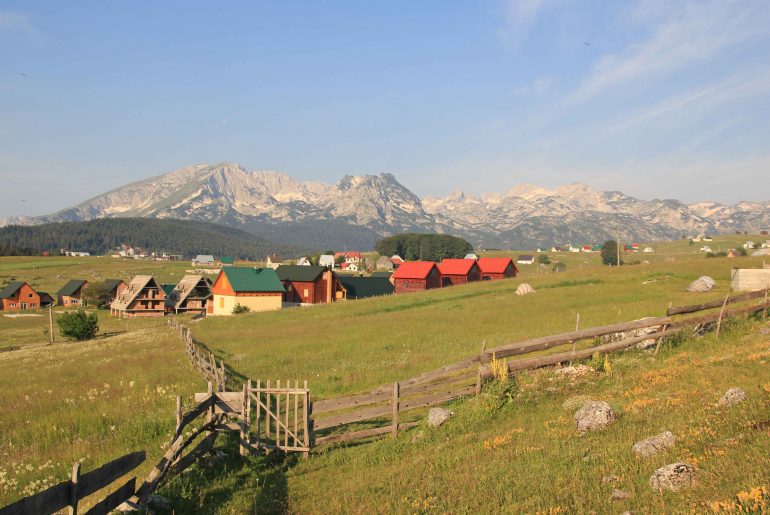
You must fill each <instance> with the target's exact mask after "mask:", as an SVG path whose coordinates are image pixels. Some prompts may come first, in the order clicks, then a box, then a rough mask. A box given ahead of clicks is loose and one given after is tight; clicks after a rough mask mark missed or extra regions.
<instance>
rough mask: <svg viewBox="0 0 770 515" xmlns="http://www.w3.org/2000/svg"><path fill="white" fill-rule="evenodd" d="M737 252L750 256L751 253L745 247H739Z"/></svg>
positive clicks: (740, 254)
mask: <svg viewBox="0 0 770 515" xmlns="http://www.w3.org/2000/svg"><path fill="white" fill-rule="evenodd" d="M736 252H737V253H738V255H739V256H748V255H749V253H748V252H747V251H746V249H744V248H743V247H738V249H737V250H736Z"/></svg>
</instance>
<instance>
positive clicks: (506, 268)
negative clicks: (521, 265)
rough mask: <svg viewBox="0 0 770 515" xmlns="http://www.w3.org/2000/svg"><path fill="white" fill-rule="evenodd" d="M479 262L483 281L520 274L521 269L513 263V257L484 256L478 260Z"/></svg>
mask: <svg viewBox="0 0 770 515" xmlns="http://www.w3.org/2000/svg"><path fill="white" fill-rule="evenodd" d="M478 264H479V268H480V269H481V280H482V281H490V280H496V279H506V278H508V277H516V276H517V275H518V274H519V269H518V268H516V265H515V264H513V260H512V259H511V258H502V257H499V258H493V257H483V258H480V259H479V260H478Z"/></svg>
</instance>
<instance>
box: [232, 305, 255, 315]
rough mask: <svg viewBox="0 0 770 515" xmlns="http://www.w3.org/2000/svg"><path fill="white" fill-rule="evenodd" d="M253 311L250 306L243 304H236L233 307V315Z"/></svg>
mask: <svg viewBox="0 0 770 515" xmlns="http://www.w3.org/2000/svg"><path fill="white" fill-rule="evenodd" d="M249 311H251V309H249V307H248V306H242V305H240V304H236V305H235V306H234V307H233V315H240V314H241V313H248V312H249Z"/></svg>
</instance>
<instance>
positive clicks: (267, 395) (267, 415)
mask: <svg viewBox="0 0 770 515" xmlns="http://www.w3.org/2000/svg"><path fill="white" fill-rule="evenodd" d="M267 390H268V391H266V392H265V440H270V379H268V380H267Z"/></svg>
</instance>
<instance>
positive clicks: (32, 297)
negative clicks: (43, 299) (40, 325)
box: [0, 281, 40, 311]
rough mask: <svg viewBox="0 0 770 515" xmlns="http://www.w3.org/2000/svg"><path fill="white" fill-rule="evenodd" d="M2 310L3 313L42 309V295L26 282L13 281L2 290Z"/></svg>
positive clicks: (0, 301)
mask: <svg viewBox="0 0 770 515" xmlns="http://www.w3.org/2000/svg"><path fill="white" fill-rule="evenodd" d="M0 309H2V310H3V311H21V310H23V309H40V294H38V293H37V292H36V291H35V290H34V289H33V288H32V286H30V285H29V284H27V283H25V282H22V281H13V282H12V283H10V284H8V286H6V287H5V288H3V289H2V290H0Z"/></svg>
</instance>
